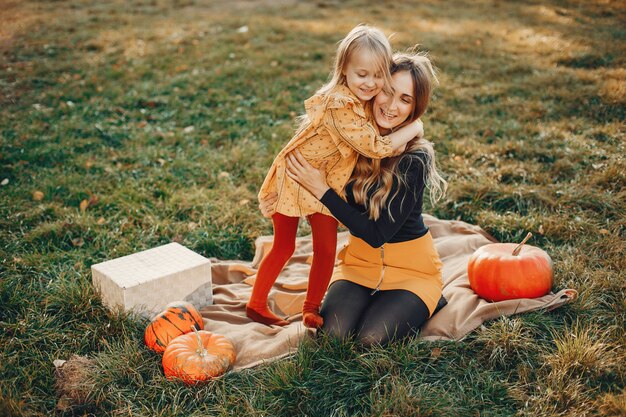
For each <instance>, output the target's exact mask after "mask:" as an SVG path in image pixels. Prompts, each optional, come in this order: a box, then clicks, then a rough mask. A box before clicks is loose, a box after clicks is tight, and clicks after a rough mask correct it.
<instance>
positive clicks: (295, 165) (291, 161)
mask: <svg viewBox="0 0 626 417" xmlns="http://www.w3.org/2000/svg"><path fill="white" fill-rule="evenodd" d="M416 158H417V157H414V159H412V160H411V161H410V164H407V165H408V166H407V167H406V171H405V172H406V184H407V186H401V188H400V191H399V192H398V194H397V195H396V196H395V198H394V199H393V200H392V201H391V203H388V204H387V206H386V207H384V208H383V210H381V212H380V216H379V217H378V219H376V220H372V219H370V218H369V215H368V213H367V212H361V211H360V210H358V209H357V208H355V207H354V206H352V205H350V204H348V203H347V202H345V201H344V200H343V199H342V198H341V197H339V195H338V194H337V193H336V192H335V191H334V190H333V189H331V188H330V187H329V186H328V184H327V183H326V177H325V175H324V174H323V173H322V171H320V170H317V169H315V168H314V167H313V166H312V165H311V164H309V163H308V162H307V161H306V159H304V158H303V157H302V155H301V154H299V152H298V151H294V152H292V153H290V154H289V155H288V156H287V175H289V176H290V177H291V178H293V179H294V180H295V181H297V182H299V183H300V185H302V186H303V187H304V188H306V189H307V190H308V191H309V192H310V193H311V194H313V195H314V196H315V197H316V198H317V199H318V200H320V201H321V202H322V204H324V205H325V206H326V207H327V208H328V209H329V210H330V212H331V213H332V215H333V216H334V217H335V218H336V219H337V220H339V221H340V222H341V223H342V224H343V225H345V226H346V227H347V228H348V229H349V230H350V233H352V234H353V235H354V236H356V237H359V238H361V239H363V240H364V241H366V242H367V243H368V244H369V245H370V246H372V247H374V248H377V247H380V246H381V245H383V244H384V243H386V242H388V241H389V240H390V239H391V238H392V237H393V236H394V235H395V234H396V233H397V232H398V230H399V229H400V227H402V225H403V224H404V222H405V220H406V219H407V217H408V216H409V215H410V214H411V212H412V211H413V209H414V208H415V204H416V203H417V201H418V198H419V196H420V195H421V193H422V192H423V191H424V181H423V178H422V175H423V164H422V163H421V162H420V161H417V160H415V159H416ZM394 187H398V185H397V184H395V185H394ZM396 189H397V188H393V189H392V190H391V193H392V194H391V195H393V193H395V191H396ZM390 214H391V216H393V220H391V218H390V216H389V215H390Z"/></svg>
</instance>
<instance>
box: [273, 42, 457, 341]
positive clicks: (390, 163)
mask: <svg viewBox="0 0 626 417" xmlns="http://www.w3.org/2000/svg"><path fill="white" fill-rule="evenodd" d="M391 73H392V86H393V88H394V92H393V94H387V93H384V92H382V93H380V94H379V95H378V96H377V97H376V98H375V100H374V103H373V105H372V109H371V110H372V112H373V116H374V119H375V121H376V124H377V125H378V127H379V130H380V133H381V134H388V133H390V132H391V131H394V130H395V129H398V128H399V127H401V126H403V125H405V124H407V123H411V122H413V121H415V120H417V119H418V118H419V117H420V116H421V115H422V114H423V113H424V111H425V110H426V106H427V105H428V102H429V99H430V95H431V91H432V88H433V87H434V85H435V83H436V82H437V79H436V77H435V74H434V71H433V68H432V66H431V63H430V61H429V60H428V58H427V57H426V56H424V55H421V54H396V55H395V56H394V63H393V65H392V69H391ZM288 175H289V176H290V177H291V178H293V179H294V180H296V181H298V182H299V183H300V184H301V185H302V186H303V187H305V188H306V189H307V190H308V191H310V192H311V194H313V195H314V196H315V197H316V198H317V199H319V200H320V201H321V202H322V203H323V204H324V205H325V206H326V207H327V208H328V209H329V210H330V212H331V213H332V215H333V216H334V217H336V218H337V220H339V221H340V222H341V223H343V224H344V225H345V226H346V227H347V228H348V229H349V231H350V240H349V243H348V246H346V248H344V249H343V250H342V251H341V252H340V253H339V258H340V259H341V260H342V261H343V263H342V264H341V266H340V267H339V268H337V269H336V270H335V273H334V274H333V278H332V280H331V285H330V287H329V289H328V292H327V294H326V297H325V299H324V303H323V305H322V308H321V311H320V314H321V315H322V317H323V319H324V324H323V327H322V331H323V332H326V333H329V334H331V335H334V336H336V337H340V338H345V337H348V336H352V335H354V336H355V337H356V338H357V340H358V341H360V342H361V343H362V344H364V345H366V346H369V345H372V344H383V345H384V344H386V343H387V342H389V341H390V340H394V339H400V338H403V337H405V336H408V335H410V334H414V333H415V332H417V331H418V330H419V328H420V327H421V326H422V324H423V323H424V322H425V321H426V320H427V319H428V318H429V317H430V316H432V314H433V313H434V312H435V310H436V309H437V306H438V304H440V300H441V299H442V297H441V289H442V279H441V261H440V260H439V256H438V254H437V251H436V249H435V246H434V243H433V240H432V237H431V235H430V232H429V231H428V228H427V227H426V226H425V225H424V222H423V219H422V214H421V212H422V200H423V194H424V189H425V188H426V186H427V185H428V187H429V188H430V193H431V200H432V201H436V200H437V199H439V198H440V197H441V196H442V195H443V193H444V192H445V187H446V182H445V181H444V180H443V179H442V178H441V176H440V175H439V174H438V172H437V170H436V167H435V159H434V151H433V148H432V144H431V143H430V142H428V141H426V140H425V139H419V138H415V139H413V140H411V141H410V142H409V143H408V144H407V145H406V148H405V150H404V151H403V152H402V153H401V154H400V155H398V156H395V157H390V158H385V159H383V160H374V159H369V158H366V157H360V158H359V161H358V162H357V165H356V168H355V170H354V172H353V174H352V176H351V179H350V182H349V183H348V185H347V187H346V200H347V202H346V201H344V200H343V199H342V198H341V197H340V196H339V195H337V193H335V192H334V191H333V190H332V189H331V188H330V187H329V186H328V184H327V183H326V178H325V174H324V172H323V171H320V170H317V169H315V168H314V167H313V166H311V165H310V164H309V163H308V162H307V161H306V160H305V159H304V158H303V157H302V155H301V154H299V153H297V152H294V153H292V154H290V155H289V157H288ZM272 204H273V199H271V198H270V199H268V200H265V201H262V202H261V209H262V211H263V214H264V215H266V216H267V215H271V213H272V209H271V206H272ZM444 301H445V300H444Z"/></svg>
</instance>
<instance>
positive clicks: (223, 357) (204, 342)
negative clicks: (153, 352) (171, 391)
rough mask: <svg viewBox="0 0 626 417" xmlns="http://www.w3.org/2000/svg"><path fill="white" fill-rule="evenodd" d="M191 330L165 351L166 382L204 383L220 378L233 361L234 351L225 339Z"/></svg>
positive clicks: (202, 331)
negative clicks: (178, 380)
mask: <svg viewBox="0 0 626 417" xmlns="http://www.w3.org/2000/svg"><path fill="white" fill-rule="evenodd" d="M193 330H194V332H193V333H187V334H185V335H182V336H178V337H177V338H176V339H174V340H172V341H171V342H170V344H169V345H168V346H167V349H165V353H164V354H163V371H164V372H165V376H166V377H167V378H168V379H180V380H182V381H183V382H185V383H186V384H195V383H198V382H203V381H207V380H209V379H212V378H215V377H217V376H220V375H222V374H223V373H224V372H226V371H227V370H228V368H230V366H231V365H232V364H233V363H234V362H235V359H236V358H237V355H236V353H235V348H234V346H233V344H232V343H231V342H230V341H229V340H228V339H227V338H225V337H224V336H221V335H218V334H215V333H211V332H208V331H206V330H200V331H197V330H196V329H195V328H194V329H193Z"/></svg>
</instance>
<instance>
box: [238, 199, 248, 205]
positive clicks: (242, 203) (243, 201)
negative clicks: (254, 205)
mask: <svg viewBox="0 0 626 417" xmlns="http://www.w3.org/2000/svg"><path fill="white" fill-rule="evenodd" d="M249 202H250V200H248V199H247V198H244V199H243V200H239V205H240V206H245V205H246V204H248V203H249Z"/></svg>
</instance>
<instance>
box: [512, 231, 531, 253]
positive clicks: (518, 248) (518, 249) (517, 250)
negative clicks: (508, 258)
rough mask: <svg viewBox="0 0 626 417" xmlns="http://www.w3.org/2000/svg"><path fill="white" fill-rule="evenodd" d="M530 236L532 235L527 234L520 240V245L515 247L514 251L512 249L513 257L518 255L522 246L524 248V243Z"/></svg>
mask: <svg viewBox="0 0 626 417" xmlns="http://www.w3.org/2000/svg"><path fill="white" fill-rule="evenodd" d="M532 235H533V234H532V233H530V232H528V234H527V235H526V237H525V238H524V240H522V243H520V244H519V245H517V246H516V247H515V249H513V256H517V255H519V253H520V252H521V251H522V246H524V243H526V242H527V241H528V239H530V238H531V237H532Z"/></svg>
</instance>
